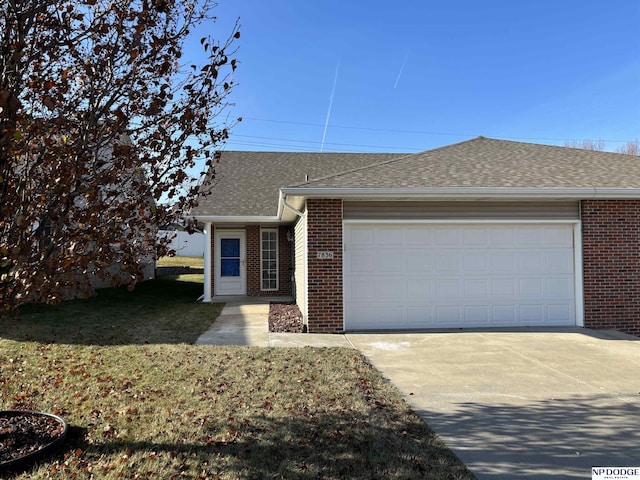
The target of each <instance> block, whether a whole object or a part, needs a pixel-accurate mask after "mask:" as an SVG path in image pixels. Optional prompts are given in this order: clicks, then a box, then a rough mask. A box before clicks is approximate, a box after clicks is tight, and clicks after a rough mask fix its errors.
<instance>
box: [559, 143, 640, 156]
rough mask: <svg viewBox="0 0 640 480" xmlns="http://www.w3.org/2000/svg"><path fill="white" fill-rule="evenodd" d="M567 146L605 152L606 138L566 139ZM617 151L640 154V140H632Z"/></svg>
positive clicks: (565, 144) (626, 153)
mask: <svg viewBox="0 0 640 480" xmlns="http://www.w3.org/2000/svg"><path fill="white" fill-rule="evenodd" d="M564 146H565V147H569V148H581V149H583V150H597V151H599V152H603V151H604V149H605V143H604V140H602V139H600V140H596V141H593V140H583V141H581V142H579V141H575V140H573V141H566V142H564ZM616 152H618V153H623V154H625V155H639V156H640V142H639V141H638V140H632V141H628V142H627V143H625V144H624V145H623V146H621V147H619V148H617V149H616Z"/></svg>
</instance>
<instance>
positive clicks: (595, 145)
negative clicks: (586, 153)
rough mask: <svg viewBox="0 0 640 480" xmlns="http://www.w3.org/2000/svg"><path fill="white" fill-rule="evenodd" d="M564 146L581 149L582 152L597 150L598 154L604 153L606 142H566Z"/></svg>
mask: <svg viewBox="0 0 640 480" xmlns="http://www.w3.org/2000/svg"><path fill="white" fill-rule="evenodd" d="M564 146H565V147H568V148H581V149H582V150H596V151H598V152H603V151H604V140H602V139H600V140H596V141H594V140H583V141H581V142H580V141H576V140H572V141H566V142H564Z"/></svg>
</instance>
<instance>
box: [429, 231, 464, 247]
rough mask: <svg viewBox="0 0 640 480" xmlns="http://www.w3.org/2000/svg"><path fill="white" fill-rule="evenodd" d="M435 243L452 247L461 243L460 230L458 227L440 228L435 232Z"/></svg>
mask: <svg viewBox="0 0 640 480" xmlns="http://www.w3.org/2000/svg"><path fill="white" fill-rule="evenodd" d="M433 243H434V245H443V246H445V247H450V246H454V245H460V230H459V229H456V228H446V227H445V228H439V229H437V230H434V232H433Z"/></svg>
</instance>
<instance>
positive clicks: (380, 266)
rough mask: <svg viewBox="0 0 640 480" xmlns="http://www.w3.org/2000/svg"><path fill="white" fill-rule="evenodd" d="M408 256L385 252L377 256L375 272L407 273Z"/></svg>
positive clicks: (395, 252) (401, 253) (400, 253)
mask: <svg viewBox="0 0 640 480" xmlns="http://www.w3.org/2000/svg"><path fill="white" fill-rule="evenodd" d="M406 270H407V261H406V254H405V253H404V252H398V251H385V252H384V253H380V254H379V255H376V256H375V272H376V273H389V274H393V273H394V272H406Z"/></svg>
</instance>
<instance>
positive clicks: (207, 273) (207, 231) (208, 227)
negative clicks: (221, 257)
mask: <svg viewBox="0 0 640 480" xmlns="http://www.w3.org/2000/svg"><path fill="white" fill-rule="evenodd" d="M212 230H213V224H212V223H211V222H205V224H204V296H203V302H211V274H212V272H213V268H212V264H211V237H212V235H211V233H212Z"/></svg>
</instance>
